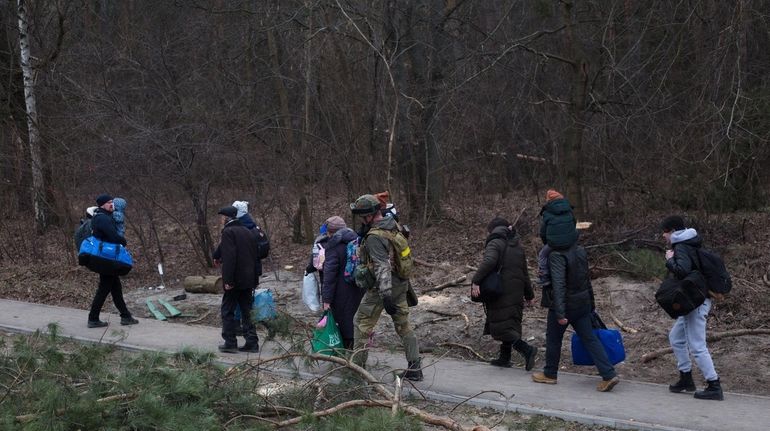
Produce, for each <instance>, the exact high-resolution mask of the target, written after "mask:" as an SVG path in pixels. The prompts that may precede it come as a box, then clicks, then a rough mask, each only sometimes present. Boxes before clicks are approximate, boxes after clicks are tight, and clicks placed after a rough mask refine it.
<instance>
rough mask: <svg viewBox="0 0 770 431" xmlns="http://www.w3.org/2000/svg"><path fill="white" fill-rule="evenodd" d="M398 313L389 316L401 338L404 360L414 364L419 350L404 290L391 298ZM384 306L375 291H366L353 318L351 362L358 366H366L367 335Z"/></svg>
mask: <svg viewBox="0 0 770 431" xmlns="http://www.w3.org/2000/svg"><path fill="white" fill-rule="evenodd" d="M393 300H394V302H395V303H396V306H397V307H398V312H396V314H394V315H392V316H390V317H391V319H393V326H395V329H396V333H397V334H398V335H399V337H401V342H402V343H403V344H404V350H405V351H406V360H407V361H409V362H414V361H416V360H418V359H419V358H420V350H419V348H418V346H417V337H416V336H415V335H414V331H413V330H412V325H410V324H409V306H408V305H407V303H406V290H405V291H404V292H402V293H401V294H399V295H396V296H395V297H394V298H393ZM383 309H384V306H383V305H382V298H381V297H380V293H379V292H378V291H377V290H376V289H369V290H367V291H366V294H365V295H364V298H363V299H362V300H361V305H359V306H358V311H356V315H355V317H354V318H353V337H354V346H353V350H354V351H355V352H356V353H355V355H354V356H353V362H354V363H356V364H357V365H360V366H366V360H367V358H368V357H369V354H368V352H367V350H366V343H367V341H368V340H369V334H371V333H372V331H373V330H374V327H375V326H377V321H378V320H380V315H381V314H382V310H383Z"/></svg>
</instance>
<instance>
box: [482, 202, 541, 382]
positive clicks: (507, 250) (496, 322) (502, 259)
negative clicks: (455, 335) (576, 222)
mask: <svg viewBox="0 0 770 431" xmlns="http://www.w3.org/2000/svg"><path fill="white" fill-rule="evenodd" d="M487 232H489V236H488V237H487V240H486V242H485V246H484V258H483V260H482V261H481V263H480V264H479V269H478V270H477V271H476V274H475V275H474V276H473V284H472V287H471V295H473V296H478V294H479V285H480V284H481V282H482V281H483V280H484V278H486V277H487V275H489V274H491V273H493V272H495V271H497V270H498V268H500V267H501V266H502V269H501V270H500V279H501V284H502V287H503V294H502V296H500V297H499V298H497V299H495V300H494V301H490V302H486V303H485V304H484V305H485V306H486V312H487V319H486V322H485V324H484V334H485V335H486V334H490V335H491V336H492V338H493V339H495V340H497V341H500V343H501V344H500V356H499V357H498V358H497V359H495V360H493V361H491V362H490V363H491V364H492V365H496V366H498V367H510V366H511V350H512V349H516V351H517V352H519V353H521V355H522V356H523V357H524V364H525V365H524V366H525V368H526V369H527V370H531V369H532V367H534V365H535V358H536V356H537V348H536V347H533V346H530V345H529V344H527V342H526V341H524V340H522V339H521V335H522V334H521V320H522V318H523V314H524V304H525V302H526V303H527V304H529V305H531V302H532V299H534V297H535V293H534V291H533V290H532V283H531V282H530V279H529V271H528V270H527V259H526V256H525V255H524V249H523V248H522V247H521V244H519V238H518V236H517V235H516V232H515V231H514V230H513V228H512V227H511V226H510V223H508V221H507V220H505V219H503V218H500V217H495V218H494V219H492V221H491V222H489V225H488V226H487Z"/></svg>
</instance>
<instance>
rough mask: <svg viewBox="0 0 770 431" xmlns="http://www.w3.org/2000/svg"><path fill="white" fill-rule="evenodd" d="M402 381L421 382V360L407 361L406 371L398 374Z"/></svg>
mask: <svg viewBox="0 0 770 431" xmlns="http://www.w3.org/2000/svg"><path fill="white" fill-rule="evenodd" d="M399 377H401V378H402V379H407V380H411V381H413V382H421V381H422V379H423V376H422V358H420V359H418V360H416V361H409V366H408V367H407V370H406V371H404V372H403V373H401V374H399Z"/></svg>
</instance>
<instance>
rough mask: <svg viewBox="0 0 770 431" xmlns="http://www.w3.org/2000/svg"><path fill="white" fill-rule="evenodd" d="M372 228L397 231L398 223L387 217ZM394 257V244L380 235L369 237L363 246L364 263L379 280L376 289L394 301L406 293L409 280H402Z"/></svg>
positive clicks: (362, 256)
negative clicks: (392, 259) (394, 262)
mask: <svg viewBox="0 0 770 431" xmlns="http://www.w3.org/2000/svg"><path fill="white" fill-rule="evenodd" d="M372 228H379V229H384V230H397V229H398V227H397V226H396V221H395V220H394V219H393V218H392V217H386V218H383V219H382V220H380V221H378V222H376V223H375V224H374V225H372ZM391 256H393V244H391V243H390V241H388V240H387V239H386V238H383V237H382V236H378V235H367V236H366V237H365V239H364V241H363V244H362V245H361V258H362V262H363V263H364V264H366V265H369V268H370V269H371V270H372V273H373V274H374V278H375V279H376V280H377V281H376V283H375V289H377V290H378V291H379V292H380V295H381V296H390V297H391V298H393V299H394V300H396V298H397V297H399V296H401V295H403V294H405V293H406V290H407V287H408V280H404V279H402V278H400V277H399V276H398V275H397V274H396V269H395V267H394V266H393V263H392V262H391Z"/></svg>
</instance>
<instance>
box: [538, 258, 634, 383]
mask: <svg viewBox="0 0 770 431" xmlns="http://www.w3.org/2000/svg"><path fill="white" fill-rule="evenodd" d="M549 264H550V271H551V287H544V288H543V297H542V302H541V305H542V306H544V307H547V308H548V318H547V322H546V332H545V367H544V368H543V371H542V372H537V373H534V374H533V375H532V380H533V381H535V382H537V383H546V384H556V382H557V374H558V371H559V360H560V357H561V343H562V339H563V338H564V332H565V331H566V329H567V325H568V324H569V325H571V326H572V328H573V329H574V330H575V332H576V333H577V334H578V336H579V337H580V340H581V341H582V342H583V345H584V346H585V348H586V350H587V351H588V353H589V354H590V355H591V358H593V361H594V364H596V368H597V369H598V370H599V375H601V377H602V381H601V382H599V384H598V385H597V387H596V390H597V391H599V392H609V391H611V390H612V388H614V387H615V385H617V384H618V382H620V379H619V378H618V376H617V373H616V372H615V368H614V367H613V366H612V364H611V363H610V361H609V359H608V358H607V352H605V350H604V347H603V346H602V344H601V342H600V341H599V339H598V338H597V337H596V335H595V334H594V331H593V325H592V323H591V314H592V312H593V311H594V309H595V304H594V292H593V288H592V286H591V279H590V278H589V273H588V256H587V255H586V251H585V249H584V248H583V247H581V246H579V245H577V244H575V245H573V246H572V247H570V248H569V249H567V250H562V251H558V250H554V251H552V252H551V255H550V256H549Z"/></svg>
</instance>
